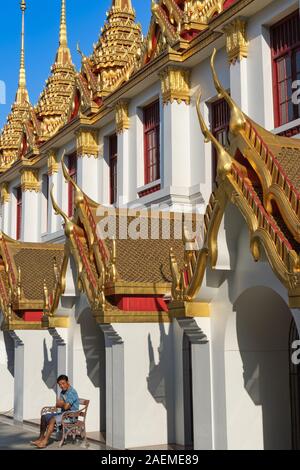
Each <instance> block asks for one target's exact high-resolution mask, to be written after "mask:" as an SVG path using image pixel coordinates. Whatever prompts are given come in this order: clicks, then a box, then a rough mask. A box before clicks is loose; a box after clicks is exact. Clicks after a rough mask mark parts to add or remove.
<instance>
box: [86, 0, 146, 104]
mask: <svg viewBox="0 0 300 470" xmlns="http://www.w3.org/2000/svg"><path fill="white" fill-rule="evenodd" d="M141 44H142V31H141V26H140V25H139V24H137V23H136V22H135V11H134V9H133V8H132V4H131V0H113V4H112V7H111V9H110V11H109V12H108V13H107V21H106V23H105V25H104V27H103V29H102V31H101V35H100V38H99V40H98V42H97V44H96V45H95V46H94V52H93V54H92V56H91V64H92V69H93V72H94V73H95V74H96V75H98V92H99V93H100V94H101V96H104V95H106V94H108V93H110V92H111V91H113V90H114V89H115V88H117V87H118V86H120V85H121V84H122V83H123V82H124V81H126V80H127V79H128V78H129V76H130V75H131V74H132V72H133V71H134V70H135V68H136V66H137V63H138V58H139V56H140V53H141Z"/></svg>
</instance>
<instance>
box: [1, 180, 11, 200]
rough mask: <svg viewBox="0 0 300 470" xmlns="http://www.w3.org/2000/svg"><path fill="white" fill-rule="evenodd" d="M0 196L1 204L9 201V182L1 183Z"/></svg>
mask: <svg viewBox="0 0 300 470" xmlns="http://www.w3.org/2000/svg"><path fill="white" fill-rule="evenodd" d="M0 198H1V204H5V203H6V202H9V201H10V193H9V183H7V182H4V183H1V187H0Z"/></svg>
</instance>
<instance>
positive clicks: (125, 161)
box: [118, 129, 132, 206]
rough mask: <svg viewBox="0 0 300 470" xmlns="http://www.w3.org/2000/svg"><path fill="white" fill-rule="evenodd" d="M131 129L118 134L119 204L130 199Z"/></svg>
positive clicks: (125, 202) (121, 204)
mask: <svg viewBox="0 0 300 470" xmlns="http://www.w3.org/2000/svg"><path fill="white" fill-rule="evenodd" d="M129 159H130V156H129V130H128V129H124V130H123V131H122V132H120V133H119V134H118V205H119V206H123V205H126V204H127V203H128V202H129V200H130V195H129V173H130V170H131V169H132V168H131V166H130V161H129Z"/></svg>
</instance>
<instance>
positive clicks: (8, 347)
mask: <svg viewBox="0 0 300 470" xmlns="http://www.w3.org/2000/svg"><path fill="white" fill-rule="evenodd" d="M1 317H2V313H0V318H1ZM2 318H3V317H2ZM14 364H15V344H14V341H13V339H12V338H11V335H10V332H9V331H0V377H1V391H0V413H7V412H9V411H10V410H12V409H13V407H14V383H15V381H14Z"/></svg>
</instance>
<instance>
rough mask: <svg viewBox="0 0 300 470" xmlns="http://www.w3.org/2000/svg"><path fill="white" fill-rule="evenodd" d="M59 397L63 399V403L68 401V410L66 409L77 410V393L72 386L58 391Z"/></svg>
mask: <svg viewBox="0 0 300 470" xmlns="http://www.w3.org/2000/svg"><path fill="white" fill-rule="evenodd" d="M60 399H61V400H63V401H64V402H65V403H69V405H70V406H71V408H70V410H68V411H78V410H79V397H78V393H77V392H76V390H75V389H74V388H73V387H71V386H70V387H69V388H68V390H67V391H66V392H61V393H60Z"/></svg>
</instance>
